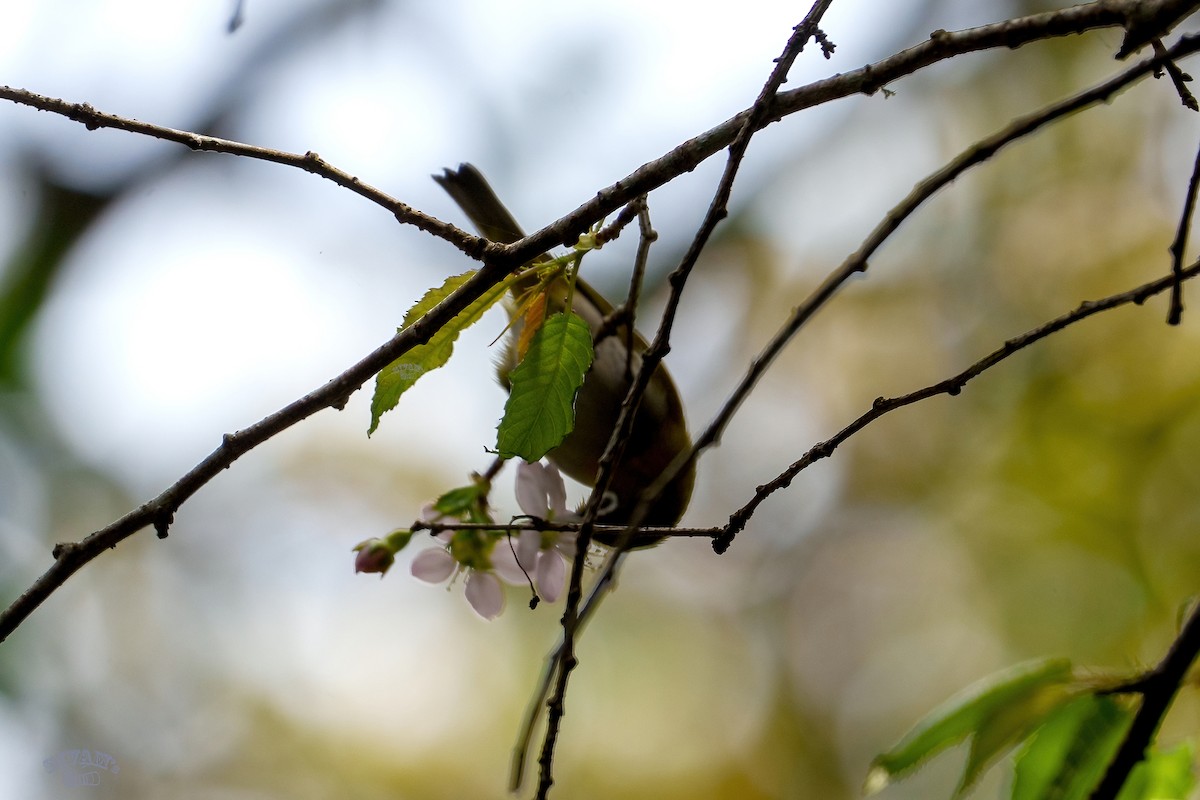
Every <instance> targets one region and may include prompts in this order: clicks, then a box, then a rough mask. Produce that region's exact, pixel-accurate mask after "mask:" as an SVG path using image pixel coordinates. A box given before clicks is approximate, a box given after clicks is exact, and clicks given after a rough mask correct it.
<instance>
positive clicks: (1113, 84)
mask: <svg viewBox="0 0 1200 800" xmlns="http://www.w3.org/2000/svg"><path fill="white" fill-rule="evenodd" d="M1185 47H1186V48H1187V52H1191V51H1192V50H1194V49H1196V48H1198V47H1200V38H1191V39H1185V40H1183V41H1181V42H1180V43H1179V44H1178V45H1176V47H1175V48H1172V50H1171V51H1169V52H1168V53H1167V54H1166V55H1165V56H1163V57H1158V58H1154V59H1149V60H1146V61H1142V62H1140V63H1139V64H1137V65H1135V66H1133V67H1130V68H1129V69H1127V70H1125V71H1123V72H1122V73H1120V74H1119V75H1117V76H1115V77H1113V78H1110V79H1109V80H1107V81H1105V82H1104V83H1102V84H1100V85H1098V86H1095V87H1093V88H1091V89H1088V90H1086V91H1083V92H1080V93H1079V94H1076V95H1074V96H1073V97H1069V98H1067V99H1066V100H1063V101H1061V102H1058V103H1054V104H1052V105H1050V106H1047V107H1046V108H1043V109H1040V110H1038V111H1036V112H1034V113H1032V114H1029V115H1026V116H1024V117H1020V118H1018V119H1017V120H1015V121H1013V122H1011V123H1009V124H1008V125H1007V126H1005V127H1004V128H1003V129H1002V130H1000V131H998V132H996V133H994V134H992V135H991V136H989V137H987V138H986V139H982V140H981V141H979V142H976V143H975V144H974V145H972V146H971V147H969V148H967V149H966V150H964V151H963V152H962V153H961V154H959V155H958V156H957V157H956V158H954V159H952V160H951V161H950V162H949V163H947V164H946V165H945V166H944V167H942V168H941V169H939V170H938V171H937V172H934V173H933V174H931V175H929V176H928V177H926V178H925V179H924V180H922V181H921V182H920V183H918V184H917V185H916V186H915V187H913V190H912V191H911V192H909V194H908V196H907V197H905V198H904V199H903V200H902V201H900V203H898V204H897V205H896V206H895V207H894V208H892V210H891V211H889V212H888V213H887V215H886V216H885V217H884V219H883V221H882V222H880V223H879V225H878V226H876V228H875V230H873V231H872V232H871V234H870V235H869V236H868V237H867V238H866V240H865V241H864V242H863V243H862V245H860V246H859V248H858V250H856V251H855V252H854V253H852V254H850V256H849V257H848V258H847V259H846V260H845V261H844V262H842V264H841V266H839V267H838V268H837V269H836V270H834V271H833V272H832V273H831V274H830V275H829V276H828V277H827V278H826V279H825V281H824V282H823V283H822V284H821V285H820V286H818V287H817V289H816V290H815V291H814V292H813V293H812V294H811V295H809V296H808V298H807V299H806V300H805V301H804V302H803V303H801V304H800V305H799V306H798V307H797V308H796V310H795V311H793V312H792V315H791V317H790V318H789V319H788V320H787V322H785V323H784V325H783V326H782V327H781V328H780V329H779V331H778V332H777V333H776V334H775V336H774V337H772V339H771V341H770V342H768V343H767V345H766V347H764V348H763V350H762V352H761V353H759V355H758V356H757V357H756V358H755V359H754V361H753V362H752V363H751V365H750V369H749V370H748V371H747V372H746V374H745V375H744V376H743V377H742V380H741V381H740V382H739V383H738V385H737V387H736V388H735V389H734V390H733V393H732V394H731V395H730V397H729V399H728V400H726V401H725V403H724V404H723V405H722V406H721V409H720V411H718V412H717V415H716V417H714V418H713V421H712V422H711V423H709V426H708V428H707V429H705V431H704V433H703V434H701V435H700V436H699V437H698V438H697V439H696V442H695V444H694V446H693V448H692V449H693V453H694V455H693V456H692V457H693V458H695V457H697V456H698V455H699V454H700V453H701V452H703V451H704V450H705V449H707V448H708V447H711V446H713V445H715V444H717V443H718V442H719V441H720V438H721V434H722V433H723V432H724V431H725V428H726V426H727V425H728V424H729V421H730V420H731V419H732V418H733V415H734V413H735V412H736V411H737V409H738V408H739V407H740V406H741V404H742V402H743V401H744V400H745V399H746V397H747V396H748V395H749V393H750V391H751V390H752V389H753V388H754V386H755V385H756V384H757V383H758V381H759V379H760V378H761V377H762V376H763V374H765V373H766V370H767V368H768V367H770V365H771V364H772V363H773V362H774V360H775V358H776V357H777V356H778V355H779V354H780V353H781V352H782V351H783V348H784V347H785V346H786V345H787V344H788V342H790V341H791V340H792V338H793V337H794V336H795V335H796V334H797V333H798V332H799V331H800V329H801V328H802V327H803V326H804V324H805V323H806V322H808V320H810V319H811V318H812V317H813V315H814V314H816V312H817V311H818V310H820V309H821V308H822V307H823V306H824V305H825V304H826V303H828V302H829V301H830V300H831V299H832V298H833V296H834V295H835V294H836V293H837V292H838V290H839V289H841V287H842V286H843V285H844V284H845V283H846V281H848V280H849V279H850V278H851V277H852V276H853V275H854V274H855V273H859V272H865V271H866V270H867V263H868V260H869V259H870V258H871V256H872V255H874V254H875V251H877V250H878V249H879V248H880V247H881V246H882V245H883V243H884V242H886V241H887V239H888V237H890V236H891V235H892V234H893V233H895V231H896V230H897V229H898V228H899V227H900V225H901V223H903V222H904V220H906V219H908V217H910V216H911V215H912V214H913V213H914V212H915V211H916V210H917V209H918V208H920V206H921V205H922V204H923V203H924V202H925V201H926V200H928V199H929V198H931V197H932V196H933V195H934V194H936V193H937V192H938V191H939V190H941V189H942V188H943V187H945V186H947V185H949V184H950V183H951V182H953V181H954V180H955V179H956V178H958V177H959V176H960V175H962V174H963V173H964V172H966V171H967V170H968V169H970V168H971V167H974V166H976V165H978V164H982V163H983V162H985V161H987V160H988V159H989V158H991V157H992V156H994V155H995V154H996V153H997V152H999V151H1000V150H1001V148H1003V147H1005V146H1006V145H1008V144H1011V143H1012V142H1015V141H1017V140H1018V139H1021V138H1023V137H1025V136H1028V135H1030V134H1031V133H1033V132H1035V131H1037V130H1038V129H1040V128H1042V127H1044V126H1046V125H1048V124H1049V123H1051V122H1053V121H1055V120H1058V119H1061V118H1063V117H1065V116H1067V115H1069V114H1073V113H1074V112H1076V111H1079V110H1081V109H1084V108H1087V107H1089V106H1093V105H1095V104H1097V103H1102V102H1105V101H1107V100H1108V99H1109V98H1111V97H1112V96H1113V95H1114V94H1116V93H1117V92H1119V91H1120V90H1121V89H1123V88H1125V87H1127V86H1129V85H1130V84H1132V83H1133V82H1134V81H1136V80H1139V79H1140V78H1143V77H1145V76H1146V75H1148V74H1150V73H1151V72H1152V71H1153V70H1154V69H1155V68H1156V66H1157V65H1158V64H1160V63H1161V62H1162V61H1163V60H1164V58H1173V57H1175V56H1176V50H1178V49H1183V48H1185ZM736 530H740V527H738V528H736V529H735V530H732V531H731V532H730V534H729V535H728V536H727V537H722V538H721V539H718V540H717V541H715V542H713V547H714V548H716V550H717V552H718V553H720V552H723V551H724V550H725V549H726V548H727V547H728V546H729V544H730V543H731V542H732V541H733V538H732V537H733V534H734V533H736Z"/></svg>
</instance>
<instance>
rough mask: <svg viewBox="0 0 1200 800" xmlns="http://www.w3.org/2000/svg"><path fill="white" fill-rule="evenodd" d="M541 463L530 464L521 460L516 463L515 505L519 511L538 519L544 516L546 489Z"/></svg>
mask: <svg viewBox="0 0 1200 800" xmlns="http://www.w3.org/2000/svg"><path fill="white" fill-rule="evenodd" d="M543 470H544V467H542V463H541V462H540V461H539V462H537V463H536V464H530V463H529V462H527V461H521V462H520V463H518V464H517V505H518V506H520V507H521V511H522V512H523V513H525V514H528V515H529V516H531V517H537V518H538V519H545V518H546V511H547V507H546V489H545V488H544V487H543V485H542V481H543Z"/></svg>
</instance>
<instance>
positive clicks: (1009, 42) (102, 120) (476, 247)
mask: <svg viewBox="0 0 1200 800" xmlns="http://www.w3.org/2000/svg"><path fill="white" fill-rule="evenodd" d="M1178 5H1179V3H1178V2H1175V0H1157V2H1151V1H1150V0H1127V1H1126V2H1118V1H1117V0H1097V1H1096V2H1092V3H1085V4H1082V5H1078V6H1074V7H1072V8H1067V9H1062V10H1058V11H1048V12H1044V13H1041V14H1031V15H1029V16H1025V17H1018V18H1016V19H1010V20H1004V21H1002V22H996V23H992V24H989V25H982V26H979V27H975V28H969V29H966V30H962V31H954V32H948V31H935V32H934V34H933V35H932V36H930V38H929V39H928V40H926V41H924V42H922V43H921V44H918V45H916V46H914V47H910V48H909V49H907V50H904V51H902V52H900V53H897V54H895V55H893V56H890V57H888V58H885V59H883V60H882V61H878V62H876V63H874V64H868V65H867V66H864V67H860V68H859V69H856V70H851V71H849V72H845V73H839V74H837V75H834V76H832V77H829V78H825V79H823V80H819V81H814V82H813V83H810V84H807V85H805V86H801V87H799V88H796V89H792V90H790V91H786V92H779V93H778V94H777V95H775V97H774V99H773V100H772V102H771V106H770V109H769V111H768V112H767V113H766V114H755V116H756V120H755V122H754V125H755V130H761V129H762V128H765V127H766V126H767V125H770V124H772V123H774V122H778V121H779V120H781V119H783V118H784V117H786V116H789V115H791V114H795V113H797V112H799V111H803V110H805V109H808V108H812V107H814V106H818V105H822V104H824V103H828V102H830V101H833V100H838V99H841V98H844V97H849V96H851V95H855V94H866V95H873V94H875V93H876V92H877V91H879V90H880V89H881V88H883V87H884V86H887V85H888V84H890V83H894V82H895V81H897V80H899V79H901V78H903V77H905V76H908V75H911V74H913V73H915V72H917V71H919V70H921V69H924V68H925V67H928V66H930V65H932V64H935V63H937V62H939V61H943V60H946V59H949V58H953V57H955V56H959V55H963V54H966V53H972V52H979V51H983V50H990V49H994V48H1000V47H1003V48H1010V49H1012V48H1017V47H1021V46H1022V45H1026V44H1029V43H1031V42H1035V41H1038V40H1042V39H1051V38H1057V37H1063V36H1072V35H1077V34H1082V33H1085V32H1087V31H1090V30H1096V29H1100V28H1112V27H1136V30H1137V31H1139V32H1145V31H1150V32H1152V33H1153V37H1161V36H1163V35H1165V34H1166V33H1167V32H1168V31H1169V29H1170V27H1171V26H1172V25H1173V24H1174V23H1175V22H1176V21H1177V13H1178V11H1177V9H1176V8H1175V6H1178ZM1153 37H1151V38H1153ZM1182 44H1183V42H1179V43H1177V44H1176V45H1175V46H1174V47H1172V48H1171V49H1170V50H1169V51H1168V53H1169V55H1170V57H1171V58H1172V59H1174V58H1178V57H1180V56H1182V55H1184V54H1185V52H1191V51H1192V49H1194V47H1191V48H1189V49H1187V50H1186V51H1185V50H1181V49H1180V46H1181V45H1182ZM0 99H2V100H9V101H11V102H14V103H19V104H22V105H28V106H33V107H34V108H40V109H42V110H44V111H50V112H53V113H57V114H62V115H64V116H66V117H69V118H71V119H75V120H76V121H79V122H81V123H83V124H85V125H88V127H112V128H119V129H121V130H129V131H132V132H135V133H140V134H143V135H146V136H152V137H154V138H159V139H165V140H167V141H175V142H179V143H181V144H185V145H187V146H189V147H191V146H194V145H196V144H200V145H204V146H201V147H197V149H211V150H213V151H216V152H227V153H230V154H233V155H238V156H245V157H249V158H259V159H263V160H267V161H273V162H276V163H286V164H289V165H291V166H296V167H298V168H300V169H305V170H306V171H308V172H314V174H319V175H322V176H323V177H327V178H329V179H330V180H333V181H335V182H336V183H339V184H340V185H343V186H346V188H349V189H352V190H353V191H355V192H357V193H358V194H360V195H362V196H364V197H367V198H368V199H370V200H371V201H372V202H375V203H377V204H379V205H381V206H383V207H384V208H387V209H388V210H389V211H391V212H392V213H394V214H395V213H397V211H400V212H401V213H400V214H398V218H401V217H404V221H405V222H410V223H411V224H414V225H418V227H420V226H422V225H427V227H424V228H422V229H423V230H428V231H429V232H430V233H432V234H434V235H436V236H439V237H441V238H443V239H445V240H446V241H448V242H450V243H451V244H453V245H454V246H455V247H457V248H459V249H460V250H463V251H464V252H466V253H467V254H468V255H469V256H471V257H472V258H475V259H478V260H483V259H484V258H485V257H486V256H488V255H490V254H494V253H496V252H501V251H502V252H503V253H504V255H505V256H506V257H508V256H512V258H513V260H514V262H515V263H525V262H526V261H529V260H530V259H531V258H533V257H535V256H537V255H538V254H540V253H543V252H545V251H546V250H549V249H551V248H553V247H554V246H555V245H558V244H561V245H563V246H567V247H570V246H572V245H573V244H574V243H575V242H576V241H577V240H578V238H579V234H580V233H582V232H583V231H585V230H587V228H588V227H589V226H590V225H593V224H595V222H596V221H597V220H600V219H603V218H604V217H605V216H607V215H608V214H611V213H613V212H615V211H617V210H618V209H620V208H621V207H622V206H624V205H626V204H627V203H629V202H631V201H632V200H633V199H634V198H636V197H638V196H639V195H644V194H649V193H650V192H651V191H653V190H654V189H656V188H658V187H660V186H663V185H665V184H666V183H668V182H670V181H671V180H673V179H674V178H676V177H678V176H679V175H682V174H683V173H685V172H690V171H691V170H693V169H695V168H696V167H697V166H699V165H700V164H701V163H702V162H703V161H705V160H706V159H708V158H709V157H711V156H713V155H715V154H717V153H719V152H720V151H721V150H723V149H725V148H726V147H728V146H729V145H730V144H732V143H733V141H734V139H735V138H737V136H738V135H739V133H740V132H741V131H742V130H743V128H744V127H745V125H746V121H747V120H748V119H749V118H750V117H751V115H752V112H754V108H753V107H752V108H749V109H746V110H745V111H742V112H741V113H739V114H737V115H735V116H733V117H731V118H730V119H728V120H726V121H725V122H723V123H721V124H720V125H717V126H716V127H714V128H711V129H710V130H708V131H706V132H704V133H702V134H700V135H699V136H696V137H693V138H692V139H689V140H688V141H686V142H684V143H683V144H681V145H679V146H678V147H675V148H673V149H672V150H671V151H670V152H669V153H667V154H665V155H663V156H661V157H659V158H657V159H655V160H653V161H650V162H648V163H646V164H644V165H642V166H641V167H640V168H639V169H637V170H636V171H634V172H633V173H631V174H630V175H628V176H627V177H625V178H623V179H622V180H620V181H618V182H617V183H615V184H613V185H612V186H610V187H608V188H606V189H602V190H601V191H599V192H597V193H596V195H595V196H594V197H593V198H592V199H591V200H589V201H588V202H586V203H584V204H583V205H581V206H579V207H578V208H577V209H575V210H574V211H572V212H571V213H570V214H567V215H566V216H564V217H562V218H560V219H559V220H557V221H555V222H554V223H552V224H550V225H547V226H546V227H544V228H542V229H540V230H538V231H535V232H534V233H531V234H530V235H529V236H526V237H525V238H524V239H521V240H520V241H518V242H514V243H512V244H511V245H508V246H507V247H504V246H500V245H493V246H492V248H496V249H491V248H488V247H487V242H486V240H483V239H478V238H476V237H473V236H470V234H467V233H466V232H464V231H461V230H458V229H456V228H454V226H447V225H446V224H445V223H438V224H434V223H436V222H437V221H436V220H434V219H433V218H432V217H425V216H424V215H422V216H421V217H418V216H413V217H412V218H408V217H407V212H406V211H405V209H407V211H412V209H411V208H410V207H409V206H406V205H403V204H399V205H396V204H397V203H398V202H399V201H396V200H394V199H393V198H391V197H388V196H387V195H384V194H382V193H380V192H378V190H372V189H370V187H365V185H364V184H357V183H356V179H354V178H353V176H350V175H348V174H347V173H343V172H341V171H340V170H337V169H335V168H332V167H329V168H328V171H325V170H323V169H321V168H320V165H321V164H324V162H323V160H321V159H319V157H314V159H313V162H312V164H309V165H306V164H305V159H306V158H307V156H300V155H295V154H290V153H281V152H280V151H275V150H270V149H269V148H259V147H255V146H254V145H244V144H240V143H237V142H230V141H227V140H223V139H216V138H215V137H202V136H199V135H198V134H193V133H189V132H187V131H177V130H174V129H172V128H165V127H161V126H156V125H151V124H148V123H144V122H139V121H137V120H132V119H127V118H123V117H118V116H116V115H112V114H102V113H100V112H97V111H96V110H95V109H92V108H91V107H90V106H88V105H87V104H86V103H68V102H66V101H63V100H55V99H53V98H47V97H42V96H41V95H38V94H35V93H33V92H30V91H27V90H24V89H16V88H13V87H9V86H0ZM326 166H328V165H326ZM356 186H358V187H359V188H356ZM412 213H413V214H418V213H419V212H415V211H412ZM422 217H424V218H423V219H422Z"/></svg>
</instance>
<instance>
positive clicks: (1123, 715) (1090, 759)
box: [1012, 693, 1133, 800]
mask: <svg viewBox="0 0 1200 800" xmlns="http://www.w3.org/2000/svg"><path fill="white" fill-rule="evenodd" d="M1132 718H1133V717H1132V713H1131V712H1130V709H1129V707H1128V706H1127V705H1126V704H1123V703H1122V702H1120V701H1119V700H1117V699H1116V698H1115V697H1113V696H1112V695H1095V694H1091V693H1088V694H1084V695H1081V696H1079V697H1076V698H1075V699H1074V700H1071V701H1070V702H1069V703H1066V704H1065V705H1063V706H1061V707H1060V708H1058V709H1057V710H1056V711H1055V712H1054V713H1052V714H1050V715H1049V716H1048V717H1047V718H1046V721H1045V723H1044V724H1043V725H1042V726H1041V727H1040V728H1039V729H1038V730H1037V732H1036V733H1035V734H1034V735H1033V736H1032V737H1031V738H1030V739H1029V741H1028V743H1027V744H1026V745H1025V746H1024V747H1023V748H1022V749H1021V752H1020V753H1019V754H1018V755H1017V758H1016V763H1015V765H1014V777H1013V791H1012V800H1085V798H1087V797H1089V796H1091V793H1092V790H1094V789H1095V788H1096V784H1098V783H1099V782H1100V778H1101V777H1102V776H1103V775H1104V770H1105V768H1106V767H1107V766H1108V762H1109V761H1110V760H1111V759H1112V756H1113V754H1115V753H1116V751H1117V748H1118V747H1119V746H1120V744H1121V737H1122V736H1124V735H1125V731H1126V730H1127V729H1128V727H1129V722H1130V720H1131V719H1132Z"/></svg>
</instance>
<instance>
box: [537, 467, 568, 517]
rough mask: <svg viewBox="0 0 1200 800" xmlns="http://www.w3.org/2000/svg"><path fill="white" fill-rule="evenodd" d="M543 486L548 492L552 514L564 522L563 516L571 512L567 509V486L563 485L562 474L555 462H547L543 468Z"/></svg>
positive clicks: (547, 497)
mask: <svg viewBox="0 0 1200 800" xmlns="http://www.w3.org/2000/svg"><path fill="white" fill-rule="evenodd" d="M542 488H543V489H545V492H546V500H547V506H548V508H549V509H550V516H551V517H553V518H554V520H555V521H557V522H563V521H564V520H563V517H564V516H565V515H567V514H570V513H571V512H569V511H567V487H566V486H564V485H563V479H562V475H560V474H559V473H558V467H556V466H554V465H553V464H547V465H546V466H545V467H544V468H543V473H542Z"/></svg>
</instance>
